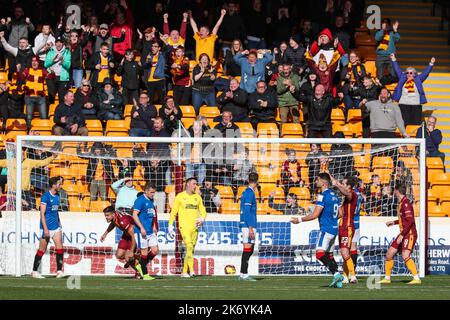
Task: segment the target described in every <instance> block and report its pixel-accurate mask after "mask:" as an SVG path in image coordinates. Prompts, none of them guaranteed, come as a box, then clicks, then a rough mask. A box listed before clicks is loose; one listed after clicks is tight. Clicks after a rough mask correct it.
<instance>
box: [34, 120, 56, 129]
mask: <svg viewBox="0 0 450 320" xmlns="http://www.w3.org/2000/svg"><path fill="white" fill-rule="evenodd" d="M53 125H54V124H53V122H52V121H50V120H48V119H33V120H31V128H32V129H34V130H37V131H51V130H52V127H53Z"/></svg>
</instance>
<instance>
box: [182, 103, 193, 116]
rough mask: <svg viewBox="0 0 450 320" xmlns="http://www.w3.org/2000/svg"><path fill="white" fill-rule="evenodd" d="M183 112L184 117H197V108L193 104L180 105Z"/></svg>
mask: <svg viewBox="0 0 450 320" xmlns="http://www.w3.org/2000/svg"><path fill="white" fill-rule="evenodd" d="M180 109H181V112H183V118H195V117H196V114H195V109H194V107H193V106H189V105H188V106H180Z"/></svg>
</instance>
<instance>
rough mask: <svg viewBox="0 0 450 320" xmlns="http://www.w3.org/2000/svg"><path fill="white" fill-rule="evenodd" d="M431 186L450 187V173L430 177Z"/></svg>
mask: <svg viewBox="0 0 450 320" xmlns="http://www.w3.org/2000/svg"><path fill="white" fill-rule="evenodd" d="M430 182H431V186H432V187H433V186H450V173H443V174H435V175H433V176H431V177H430Z"/></svg>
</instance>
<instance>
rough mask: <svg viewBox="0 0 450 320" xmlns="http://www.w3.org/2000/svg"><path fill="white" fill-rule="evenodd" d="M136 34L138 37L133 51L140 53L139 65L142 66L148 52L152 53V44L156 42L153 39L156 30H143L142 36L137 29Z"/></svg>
mask: <svg viewBox="0 0 450 320" xmlns="http://www.w3.org/2000/svg"><path fill="white" fill-rule="evenodd" d="M137 33H138V35H139V37H138V39H137V41H136V45H135V49H136V51H138V52H140V53H141V63H142V64H143V63H144V62H145V58H146V57H147V56H148V54H149V53H150V51H152V44H153V42H155V41H157V39H156V37H155V34H156V28H155V27H148V28H147V29H145V30H144V34H142V32H141V31H140V30H139V29H137Z"/></svg>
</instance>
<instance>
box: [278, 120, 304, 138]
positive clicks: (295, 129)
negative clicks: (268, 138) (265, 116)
mask: <svg viewBox="0 0 450 320" xmlns="http://www.w3.org/2000/svg"><path fill="white" fill-rule="evenodd" d="M303 136H304V134H303V127H302V125H301V124H300V123H283V124H282V125H281V137H282V138H303Z"/></svg>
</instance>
